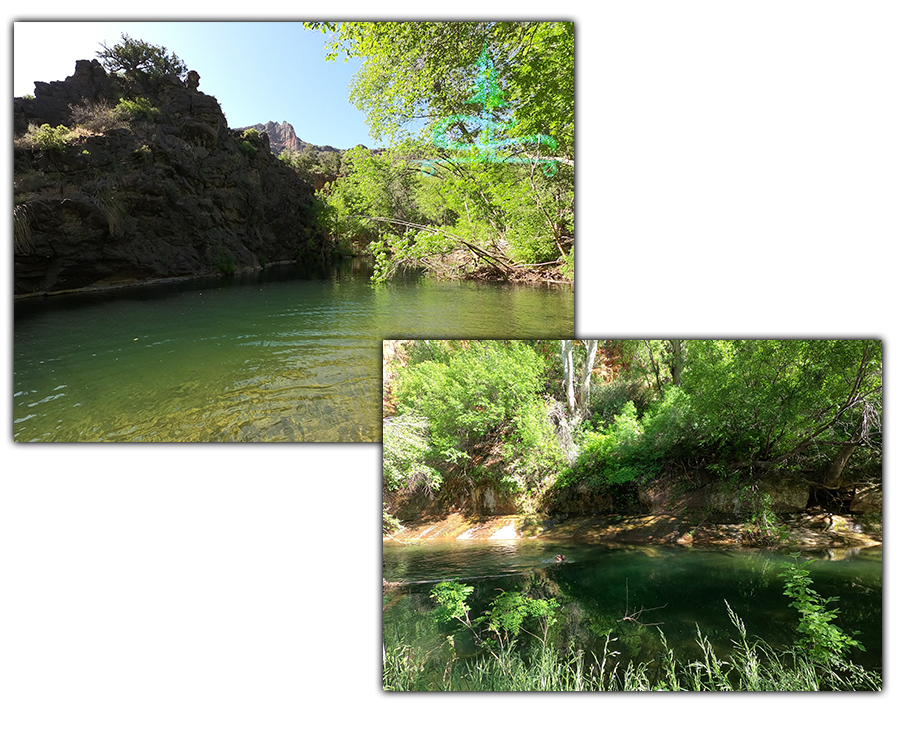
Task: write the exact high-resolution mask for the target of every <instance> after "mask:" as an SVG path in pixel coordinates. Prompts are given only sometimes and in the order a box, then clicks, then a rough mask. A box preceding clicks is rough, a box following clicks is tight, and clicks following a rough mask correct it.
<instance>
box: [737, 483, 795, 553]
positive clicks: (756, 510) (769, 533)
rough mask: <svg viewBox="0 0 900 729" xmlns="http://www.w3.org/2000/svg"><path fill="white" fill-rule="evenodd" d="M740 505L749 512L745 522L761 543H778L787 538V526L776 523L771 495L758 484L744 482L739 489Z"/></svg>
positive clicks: (776, 517) (776, 518)
mask: <svg viewBox="0 0 900 729" xmlns="http://www.w3.org/2000/svg"><path fill="white" fill-rule="evenodd" d="M740 500H741V505H742V506H743V507H744V509H745V510H746V511H748V512H749V516H748V517H747V523H748V524H749V525H750V526H751V527H753V528H754V529H755V531H756V534H757V537H758V539H759V540H760V542H762V543H763V544H780V543H782V542H784V541H786V540H787V537H788V531H787V527H785V526H784V525H783V524H779V523H778V516H777V515H776V514H775V512H774V510H773V509H772V497H771V496H769V494H767V493H766V492H765V491H763V490H762V489H760V488H759V486H758V484H755V483H752V484H744V485H743V486H741V489H740Z"/></svg>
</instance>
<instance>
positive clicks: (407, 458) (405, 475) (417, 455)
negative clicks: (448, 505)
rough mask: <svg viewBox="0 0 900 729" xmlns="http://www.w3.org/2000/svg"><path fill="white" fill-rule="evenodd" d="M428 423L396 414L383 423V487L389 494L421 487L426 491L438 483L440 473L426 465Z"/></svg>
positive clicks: (409, 416)
mask: <svg viewBox="0 0 900 729" xmlns="http://www.w3.org/2000/svg"><path fill="white" fill-rule="evenodd" d="M427 436H428V421H427V420H426V419H425V418H418V417H415V416H411V415H399V416H397V417H395V418H391V419H390V420H388V421H387V422H385V423H384V427H383V433H382V443H383V456H382V463H383V473H382V478H383V481H384V485H385V486H386V487H387V488H388V489H389V490H391V491H397V490H407V489H411V488H414V487H416V486H417V485H420V484H421V485H423V486H425V487H426V488H427V489H428V490H431V489H437V488H439V487H440V484H441V476H440V474H439V473H438V472H437V471H436V470H435V469H434V468H432V467H431V466H429V465H428V464H426V462H425V461H426V459H427V458H428V455H429V449H430V446H429V442H428V437H427Z"/></svg>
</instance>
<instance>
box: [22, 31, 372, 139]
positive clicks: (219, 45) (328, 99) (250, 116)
mask: <svg viewBox="0 0 900 729" xmlns="http://www.w3.org/2000/svg"><path fill="white" fill-rule="evenodd" d="M122 33H127V34H128V35H129V36H131V37H132V38H135V39H141V40H144V41H147V42H148V43H152V44H154V45H158V46H164V47H165V48H166V49H168V50H169V51H170V52H173V53H175V54H176V55H177V56H179V57H180V58H181V59H182V60H183V61H184V62H185V64H186V65H187V66H188V68H190V69H193V70H195V71H197V72H198V73H199V74H200V90H201V91H203V92H204V93H207V94H210V95H211V96H215V97H216V99H218V101H219V105H220V106H221V107H222V111H223V112H224V113H225V117H226V119H227V120H228V125H229V126H230V127H232V128H236V127H245V126H250V125H251V124H256V123H265V122H268V121H274V122H284V121H286V122H289V123H290V124H293V126H294V130H295V131H296V132H297V136H299V137H300V139H302V140H303V141H305V142H309V143H311V144H317V145H326V144H327V145H331V146H333V147H338V148H340V149H347V148H349V147H352V146H354V145H356V144H364V145H366V146H367V147H374V146H378V144H377V143H376V140H373V139H371V138H370V136H369V131H368V127H367V126H366V123H365V115H364V114H363V112H361V111H359V110H358V109H356V108H355V107H354V106H353V105H352V104H351V103H350V102H349V100H348V98H349V85H350V82H351V78H352V76H353V74H354V73H355V72H356V71H357V70H358V68H359V66H360V61H359V60H358V59H350V60H349V61H346V62H345V61H344V60H343V59H338V60H336V61H326V60H325V42H326V36H325V35H324V34H323V33H322V32H320V31H311V30H306V29H304V28H303V26H302V24H301V23H300V22H272V21H268V22H262V21H260V22H236V21H235V22H229V21H221V22H134V21H123V22H90V21H80V22H79V21H74V22H16V23H15V24H14V36H13V51H14V53H13V95H14V96H22V95H23V94H33V93H34V82H35V81H61V80H63V79H65V78H66V77H67V76H71V75H72V73H73V72H74V70H75V62H76V61H77V60H79V59H82V58H86V59H93V58H96V54H97V51H99V50H100V43H101V42H104V43H106V44H107V45H109V46H112V45H114V44H116V43H118V42H120V40H121V37H122Z"/></svg>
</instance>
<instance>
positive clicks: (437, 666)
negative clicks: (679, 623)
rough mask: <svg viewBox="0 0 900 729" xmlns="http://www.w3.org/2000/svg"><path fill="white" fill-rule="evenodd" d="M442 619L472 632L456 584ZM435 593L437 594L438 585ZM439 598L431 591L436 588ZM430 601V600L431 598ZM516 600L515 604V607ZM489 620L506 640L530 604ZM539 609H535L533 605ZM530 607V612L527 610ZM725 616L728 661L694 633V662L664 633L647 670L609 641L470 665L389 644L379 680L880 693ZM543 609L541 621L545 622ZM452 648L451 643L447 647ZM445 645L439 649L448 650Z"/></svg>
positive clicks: (508, 650)
mask: <svg viewBox="0 0 900 729" xmlns="http://www.w3.org/2000/svg"><path fill="white" fill-rule="evenodd" d="M442 585H443V586H446V587H445V588H442V590H443V589H446V592H443V593H439V594H442V597H441V600H442V608H445V610H444V612H443V613H439V611H435V613H436V614H440V615H441V616H442V619H446V620H454V619H455V620H458V621H459V622H461V623H462V624H463V625H465V626H467V627H468V628H469V629H471V630H473V632H474V631H475V628H474V622H475V621H469V619H468V609H469V608H468V606H467V605H466V603H465V600H466V598H467V597H468V595H469V594H470V593H471V590H472V588H470V587H467V586H465V585H459V584H458V583H442ZM438 587H441V585H439V586H438ZM435 589H436V590H437V588H435ZM432 594H433V595H434V592H433V593H432ZM520 598H521V599H520ZM499 600H501V601H502V603H501V605H504V604H505V605H506V607H501V605H498V602H497V601H495V602H494V604H493V605H492V606H491V609H490V611H489V613H487V614H486V615H485V616H483V617H486V616H487V615H488V614H492V613H494V612H495V610H496V620H495V625H496V626H497V628H498V630H501V631H502V630H503V624H504V622H505V621H508V622H509V626H510V629H511V630H510V634H512V631H513V630H516V629H518V632H521V627H522V623H518V624H517V621H518V617H519V616H520V615H522V613H527V611H528V609H529V608H528V607H526V606H527V605H529V598H527V597H525V596H523V595H521V594H519V593H504V594H503V595H501V598H499ZM536 602H542V601H533V603H536ZM546 602H547V603H548V605H547V607H546V616H547V617H546V619H553V618H554V617H556V616H557V614H558V613H557V610H558V608H557V606H555V605H554V606H551V605H550V603H553V602H555V601H553V600H550V601H546ZM533 603H532V604H533ZM725 606H726V609H727V610H728V616H729V618H730V620H731V622H732V624H733V625H734V626H735V627H736V628H737V631H738V637H737V639H733V640H732V643H733V646H734V647H733V649H732V651H731V653H730V655H729V656H727V657H720V656H718V655H717V654H716V651H715V650H714V648H713V646H712V644H711V642H710V640H709V639H708V638H707V636H706V635H704V634H703V632H702V631H701V630H700V628H699V626H698V627H697V635H696V641H695V642H696V648H695V650H694V653H695V654H696V655H699V657H694V658H690V659H683V658H679V657H676V655H675V651H674V650H672V649H670V648H669V646H668V644H667V642H666V638H665V634H664V633H663V631H662V630H660V631H659V638H660V645H661V650H660V651H659V655H658V658H657V659H656V660H654V661H651V662H639V663H636V662H634V661H628V662H627V663H625V662H623V661H621V660H620V656H619V651H617V650H615V647H616V646H615V641H616V640H617V639H616V638H610V637H609V636H607V640H606V644H605V646H604V648H603V650H602V652H601V653H600V655H594V654H591V655H589V656H588V655H585V653H584V652H583V651H582V650H580V649H578V648H576V647H575V645H572V644H569V645H568V646H563V647H560V646H556V645H553V644H552V643H551V642H550V641H548V640H546V638H540V637H539V636H538V639H537V640H536V641H534V643H533V646H532V650H530V651H523V650H521V649H520V647H519V646H517V645H516V644H515V642H514V641H510V642H509V643H507V644H506V645H503V646H501V647H500V648H496V647H491V646H490V644H487V647H488V650H487V651H485V652H482V653H480V654H479V655H478V656H477V657H475V658H474V659H473V660H467V661H459V660H456V656H455V655H452V654H451V655H450V656H449V657H448V656H447V654H446V653H445V652H441V651H437V650H431V651H429V652H427V653H423V652H421V651H418V650H415V649H413V648H411V647H409V646H401V645H394V644H388V645H386V646H385V650H384V664H383V680H384V684H383V685H384V688H385V690H387V691H434V690H443V691H469V692H472V691H504V692H505V691H753V692H762V691H766V692H771V691H778V692H783V691H879V690H881V688H882V678H881V674H880V672H878V671H867V670H865V669H863V668H862V667H861V666H858V665H855V664H852V663H848V662H843V663H842V664H841V666H840V668H839V670H835V669H836V666H834V664H830V663H827V662H826V663H822V662H819V661H814V660H812V659H811V658H810V657H809V656H808V655H807V653H806V651H804V650H797V649H795V650H790V651H778V650H776V649H774V648H773V647H771V646H769V645H767V644H766V643H765V642H764V641H762V640H760V639H751V638H749V637H748V634H747V630H746V627H745V626H744V623H743V621H742V620H741V619H740V618H739V617H738V616H737V614H736V613H735V612H734V611H733V610H732V609H731V606H730V605H728V603H727V602H726V603H725ZM544 612H545V611H544V609H543V608H542V609H541V613H542V614H544ZM447 643H449V646H450V647H451V648H452V647H453V645H454V641H453V640H452V637H451V638H448V639H447ZM447 643H445V647H446V646H447Z"/></svg>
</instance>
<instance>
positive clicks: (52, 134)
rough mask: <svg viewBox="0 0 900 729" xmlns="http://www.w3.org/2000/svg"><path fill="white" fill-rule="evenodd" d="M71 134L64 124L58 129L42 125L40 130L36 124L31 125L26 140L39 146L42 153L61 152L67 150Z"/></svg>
mask: <svg viewBox="0 0 900 729" xmlns="http://www.w3.org/2000/svg"><path fill="white" fill-rule="evenodd" d="M70 134H71V130H70V129H69V128H68V127H67V126H63V125H62V124H60V125H59V126H57V127H51V126H50V125H49V124H41V126H40V128H37V127H36V126H35V125H34V124H30V125H29V126H28V132H27V134H26V139H27V141H29V142H31V143H32V144H34V145H35V146H37V147H38V148H39V149H40V150H41V151H42V152H48V151H50V150H53V151H57V152H61V151H62V150H64V149H65V148H66V141H67V140H68V138H69V135H70Z"/></svg>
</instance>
